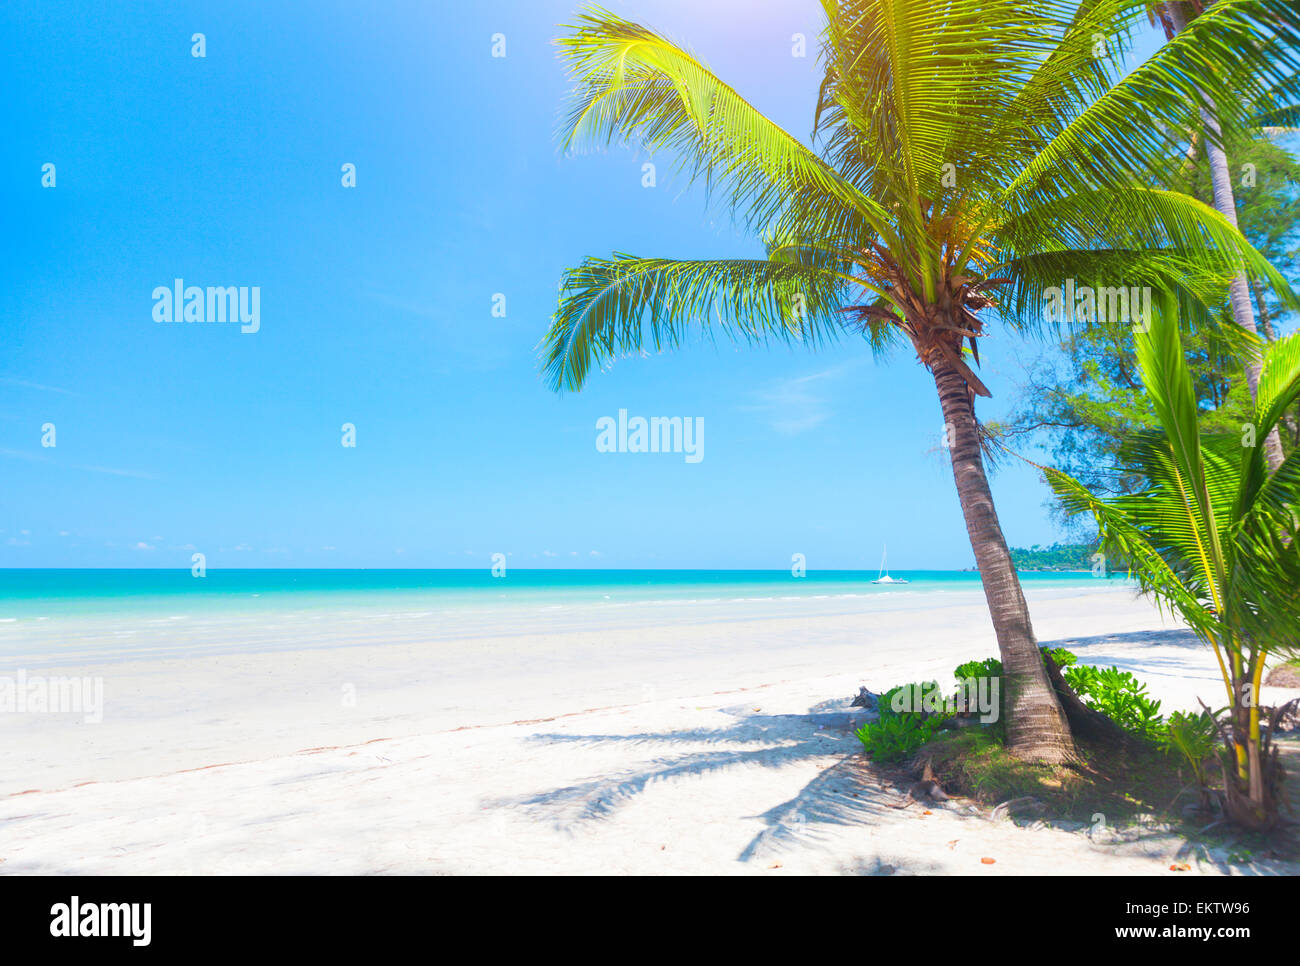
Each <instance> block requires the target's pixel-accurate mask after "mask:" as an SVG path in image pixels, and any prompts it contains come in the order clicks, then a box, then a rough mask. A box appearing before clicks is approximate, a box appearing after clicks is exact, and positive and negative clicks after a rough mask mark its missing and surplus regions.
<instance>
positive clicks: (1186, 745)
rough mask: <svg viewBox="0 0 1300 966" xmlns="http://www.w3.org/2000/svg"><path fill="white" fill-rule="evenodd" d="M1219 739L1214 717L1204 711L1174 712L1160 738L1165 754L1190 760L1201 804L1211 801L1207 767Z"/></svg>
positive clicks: (1188, 761)
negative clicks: (1207, 799)
mask: <svg viewBox="0 0 1300 966" xmlns="http://www.w3.org/2000/svg"><path fill="white" fill-rule="evenodd" d="M1218 738H1219V734H1218V728H1217V726H1216V725H1215V722H1214V717H1213V716H1212V715H1211V714H1209V713H1208V712H1205V711H1202V712H1200V713H1199V714H1187V713H1185V712H1182V711H1175V712H1174V713H1173V714H1171V715H1170V716H1169V721H1168V722H1167V723H1166V725H1165V729H1164V731H1163V732H1162V733H1161V734H1160V736H1159V741H1160V746H1161V748H1162V749H1164V751H1165V753H1166V754H1168V755H1182V756H1183V757H1184V758H1185V759H1186V760H1187V764H1188V765H1189V766H1190V767H1191V770H1192V776H1193V777H1194V778H1195V779H1196V784H1197V787H1198V788H1199V789H1200V793H1201V800H1202V803H1204V802H1205V800H1206V798H1207V797H1208V789H1209V776H1208V775H1207V774H1206V769H1205V766H1206V762H1207V761H1208V760H1209V759H1210V756H1211V755H1212V754H1213V753H1214V748H1215V745H1216V744H1217V743H1218Z"/></svg>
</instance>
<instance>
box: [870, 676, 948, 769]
mask: <svg viewBox="0 0 1300 966" xmlns="http://www.w3.org/2000/svg"><path fill="white" fill-rule="evenodd" d="M907 690H911V692H912V693H911V694H910V695H903V696H902V698H901V699H900V701H899V702H898V703H900V704H904V705H905V709H904V710H901V711H895V710H894V703H895V700H894V699H895V697H897V696H899V695H900V692H903V691H907ZM938 690H939V682H937V681H926V682H925V683H924V684H900V685H898V686H897V687H892V688H890V689H889V690H888V691H886V692H885V693H884V694H882V695H881V696H880V700H879V702H878V703H877V705H876V710H877V712H878V713H879V715H880V720H878V721H874V722H867V723H866V724H864V725H863V726H862V727H861V728H859V729H858V730H857V731H856V732H854V733H855V734H856V735H857V736H858V740H859V741H861V742H862V750H863V751H864V752H865V753H866V755H867V757H868V758H870V759H872V760H873V761H880V762H890V763H892V762H898V761H902V760H903V759H904V758H908V757H910V756H911V755H912V754H913V753H915V752H916V750H917V749H918V748H920V747H921V746H922V745H924V744H925V743H926V742H927V741H929V740H930V739H931V738H933V737H934V735H935V733H936V732H937V731H938V730H939V726H940V725H941V724H942V723H943V722H944V720H945V719H947V718H950V717H952V714H951V712H949V711H947V710H946V709H943V710H933V711H926V710H925V709H924V708H920V707H906V705H910V704H912V703H913V699H914V698H915V697H916V696H917V695H918V694H921V695H926V694H933V693H935V692H937V691H938Z"/></svg>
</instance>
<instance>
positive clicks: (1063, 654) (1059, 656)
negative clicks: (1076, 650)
mask: <svg viewBox="0 0 1300 966" xmlns="http://www.w3.org/2000/svg"><path fill="white" fill-rule="evenodd" d="M1041 650H1042V651H1043V653H1044V654H1046V655H1047V656H1048V657H1050V658H1051V659H1052V660H1053V661H1054V662H1056V666H1057V667H1059V668H1067V667H1070V666H1071V665H1073V664H1077V663H1079V659H1078V658H1077V657H1076V656H1075V655H1073V654H1071V653H1070V652H1069V651H1067V650H1066V649H1065V648H1063V647H1054V648H1052V649H1051V650H1050V651H1049V650H1048V649H1047V648H1045V647H1044V648H1042V649H1041Z"/></svg>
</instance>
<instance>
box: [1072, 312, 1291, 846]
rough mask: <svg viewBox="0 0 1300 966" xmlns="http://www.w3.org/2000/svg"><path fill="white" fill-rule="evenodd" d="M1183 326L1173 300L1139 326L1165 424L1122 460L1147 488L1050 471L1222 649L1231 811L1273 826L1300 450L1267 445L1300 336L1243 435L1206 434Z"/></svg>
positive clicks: (1270, 357) (1266, 375) (1133, 443)
mask: <svg viewBox="0 0 1300 966" xmlns="http://www.w3.org/2000/svg"><path fill="white" fill-rule="evenodd" d="M1179 321H1180V320H1179V316H1178V312H1177V306H1176V305H1175V304H1174V302H1173V300H1172V299H1167V300H1166V301H1165V304H1163V305H1162V306H1161V311H1159V312H1157V313H1156V314H1155V316H1154V317H1153V319H1152V324H1151V325H1150V327H1149V328H1147V329H1146V331H1137V332H1135V333H1134V341H1135V344H1136V347H1137V358H1138V363H1139V365H1140V367H1141V375H1142V384H1143V386H1144V388H1145V389H1146V392H1147V395H1148V396H1149V397H1150V399H1151V404H1152V407H1153V408H1154V409H1155V412H1156V415H1157V417H1158V421H1159V424H1160V429H1159V430H1157V431H1153V432H1150V433H1140V434H1135V435H1134V436H1133V437H1132V438H1131V439H1130V440H1129V441H1127V442H1126V444H1125V446H1124V448H1123V450H1122V452H1121V459H1122V460H1123V461H1124V463H1125V465H1126V466H1127V467H1128V468H1129V469H1131V470H1132V471H1133V472H1135V473H1137V474H1139V475H1140V476H1141V478H1142V480H1143V485H1144V487H1145V488H1144V489H1142V490H1141V491H1139V492H1135V493H1131V494H1126V495H1122V496H1117V497H1114V498H1112V499H1104V498H1102V497H1101V496H1098V495H1097V494H1094V493H1092V492H1090V491H1089V490H1088V489H1087V488H1086V487H1084V486H1083V485H1082V484H1080V483H1079V482H1078V481H1077V480H1074V479H1072V478H1071V477H1069V476H1067V475H1065V474H1064V473H1060V472H1058V471H1056V470H1051V469H1049V470H1046V476H1047V481H1048V483H1049V484H1050V485H1051V486H1052V489H1053V490H1054V491H1055V492H1056V494H1057V496H1059V497H1060V499H1061V502H1062V505H1063V506H1064V507H1065V508H1066V509H1067V510H1069V511H1071V512H1074V513H1085V512H1086V513H1089V514H1091V515H1092V517H1093V519H1094V520H1095V521H1096V523H1097V526H1098V529H1099V531H1100V535H1101V539H1102V545H1103V546H1104V547H1105V548H1106V552H1107V553H1109V552H1110V551H1111V550H1112V549H1114V550H1117V551H1118V552H1120V553H1122V554H1123V556H1124V558H1125V559H1126V560H1128V561H1129V562H1130V567H1131V571H1132V573H1133V574H1134V575H1135V576H1136V577H1137V578H1138V580H1139V581H1140V582H1141V585H1142V588H1143V590H1144V591H1146V592H1148V593H1151V594H1154V595H1155V596H1156V599H1157V600H1158V601H1160V602H1161V603H1162V604H1165V605H1168V606H1169V608H1170V609H1171V610H1173V611H1174V612H1176V613H1177V614H1178V616H1179V617H1181V618H1182V619H1183V621H1184V622H1186V624H1187V625H1188V626H1189V627H1190V628H1191V629H1192V630H1193V631H1194V632H1195V633H1196V635H1197V636H1198V637H1200V638H1201V640H1203V641H1204V642H1205V643H1206V644H1208V645H1209V646H1210V648H1211V649H1212V651H1213V652H1214V656H1215V660H1216V662H1217V663H1218V667H1219V673H1220V674H1221V675H1222V677H1223V686H1224V690H1225V691H1226V692H1227V698H1228V712H1227V716H1226V721H1225V722H1224V724H1223V727H1222V728H1220V734H1221V736H1222V738H1223V741H1224V750H1225V753H1226V754H1225V755H1224V756H1222V764H1223V766H1224V789H1223V805H1224V809H1225V812H1226V814H1227V816H1228V818H1229V819H1230V820H1231V821H1233V822H1234V823H1236V824H1238V825H1241V826H1243V827H1245V828H1248V829H1252V830H1260V831H1265V830H1269V829H1272V828H1273V827H1275V826H1276V825H1277V824H1278V823H1279V821H1280V819H1281V816H1280V811H1279V807H1280V805H1281V802H1282V800H1283V795H1284V791H1283V789H1284V786H1283V781H1284V777H1283V773H1282V770H1281V766H1280V764H1279V761H1278V757H1277V755H1276V754H1274V753H1273V749H1272V736H1271V734H1269V733H1268V732H1267V730H1266V729H1263V728H1261V721H1260V707H1259V705H1260V702H1259V700H1258V696H1259V689H1260V683H1261V679H1262V677H1263V674H1264V666H1265V660H1266V658H1268V657H1269V656H1270V654H1272V653H1275V652H1278V651H1281V652H1283V653H1285V652H1294V651H1295V650H1296V647H1297V645H1296V642H1297V641H1300V594H1297V593H1296V588H1297V587H1300V539H1297V538H1298V537H1300V532H1298V531H1300V526H1298V525H1297V522H1298V521H1300V450H1293V451H1292V452H1291V453H1290V454H1289V455H1288V456H1286V458H1285V459H1284V460H1283V462H1282V463H1281V465H1280V466H1279V467H1278V468H1277V469H1271V468H1270V467H1269V465H1268V462H1267V461H1266V459H1265V454H1264V447H1263V445H1262V444H1263V442H1264V441H1265V440H1266V439H1267V438H1268V435H1269V434H1270V433H1271V432H1272V431H1273V430H1274V429H1275V428H1276V427H1277V425H1278V422H1279V420H1280V419H1281V418H1282V415H1283V413H1285V412H1286V410H1287V409H1288V408H1289V407H1290V406H1291V405H1293V404H1294V403H1295V402H1296V400H1297V399H1298V398H1300V333H1293V334H1292V335H1290V336H1288V337H1286V338H1285V339H1281V340H1279V341H1277V342H1275V343H1273V344H1272V345H1271V346H1269V347H1268V348H1267V350H1266V351H1264V352H1263V354H1262V368H1261V373H1260V377H1259V384H1258V387H1257V390H1256V397H1255V405H1254V411H1253V412H1252V413H1251V418H1250V419H1249V420H1248V421H1247V422H1245V423H1243V424H1242V425H1241V427H1240V428H1239V430H1238V431H1237V432H1235V433H1205V432H1202V431H1201V426H1200V424H1199V422H1198V419H1197V413H1198V400H1197V397H1196V392H1195V387H1194V384H1193V381H1192V377H1191V373H1190V371H1189V369H1188V365H1187V360H1186V358H1185V356H1184V353H1183V346H1182V343H1181V341H1180V337H1179V332H1180V324H1179ZM1072 670H1073V669H1072Z"/></svg>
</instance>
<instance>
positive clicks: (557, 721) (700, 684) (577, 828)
mask: <svg viewBox="0 0 1300 966" xmlns="http://www.w3.org/2000/svg"><path fill="white" fill-rule="evenodd" d="M1029 596H1030V600H1031V606H1032V608H1033V614H1034V620H1035V627H1036V630H1037V633H1038V636H1039V638H1040V641H1042V642H1043V643H1051V644H1061V645H1064V646H1067V647H1069V648H1070V649H1071V650H1073V651H1074V652H1075V653H1077V654H1078V655H1079V656H1080V658H1081V660H1082V661H1084V662H1086V663H1102V664H1111V663H1114V664H1118V665H1119V666H1120V667H1122V668H1124V669H1126V670H1132V671H1134V672H1135V673H1136V674H1138V676H1139V677H1141V678H1142V679H1143V680H1145V681H1147V682H1148V683H1149V686H1150V689H1151V691H1152V692H1153V694H1154V695H1155V696H1157V697H1159V698H1161V699H1162V700H1163V701H1164V702H1165V710H1166V711H1167V710H1171V709H1173V708H1177V707H1185V708H1191V707H1195V704H1196V698H1197V696H1202V697H1204V698H1206V700H1218V699H1219V698H1220V696H1221V695H1220V692H1221V689H1222V685H1221V684H1220V683H1219V680H1218V676H1217V672H1216V670H1215V667H1214V662H1213V658H1212V656H1211V655H1210V654H1209V653H1208V652H1207V651H1206V650H1204V649H1203V648H1202V647H1201V646H1200V645H1198V644H1197V643H1196V642H1195V641H1194V640H1193V639H1192V638H1191V636H1190V634H1188V633H1187V632H1186V631H1184V630H1182V629H1180V628H1179V627H1178V626H1177V625H1175V624H1173V623H1172V622H1171V621H1170V619H1168V618H1163V619H1162V617H1161V615H1160V614H1159V613H1158V612H1157V611H1156V610H1155V608H1154V607H1153V606H1151V605H1150V604H1149V603H1147V602H1145V601H1143V600H1139V599H1134V597H1133V595H1132V594H1131V593H1130V592H1128V591H1126V590H1122V589H1115V588H1109V589H1104V590H1098V591H1094V592H1087V593H1084V592H1080V593H1077V594H1074V595H1065V596H1062V595H1060V594H1054V595H1044V596H1043V597H1042V598H1041V599H1039V598H1037V597H1036V596H1035V594H1034V592H1033V591H1032V590H1031V591H1030V594H1029ZM818 606H819V605H815V604H809V605H807V607H806V608H805V609H804V611H803V612H801V613H799V614H798V615H796V616H789V615H787V616H771V615H769V616H764V617H761V618H759V619H753V620H746V619H742V618H740V617H737V616H736V615H734V614H732V615H730V616H728V617H727V618H726V619H721V618H718V619H709V620H699V621H690V622H687V621H683V620H680V619H679V620H675V621H664V622H662V623H659V624H654V623H649V624H647V623H645V622H641V623H638V624H636V625H628V626H621V627H614V628H612V629H605V630H601V631H599V632H597V631H595V630H591V629H581V630H563V631H552V632H550V633H546V634H537V635H528V634H523V635H520V634H515V635H511V636H503V637H498V638H482V637H479V638H467V639H463V640H450V641H440V642H438V644H437V646H432V645H430V644H429V643H428V642H422V641H421V640H420V635H419V633H418V632H415V633H412V634H410V635H408V636H407V637H405V638H404V637H402V636H401V635H389V639H388V640H386V641H378V640H371V641H369V642H367V643H355V641H356V640H358V639H359V638H358V636H357V635H356V634H354V633H353V632H352V631H350V630H348V629H347V628H342V629H341V628H340V627H332V628H329V629H327V630H325V631H322V642H320V643H319V645H318V646H314V647H311V648H299V649H290V650H280V651H273V652H255V653H241V652H235V653H207V654H202V655H199V656H192V657H186V656H180V655H174V656H169V657H165V658H153V659H148V660H134V661H133V660H124V659H122V658H121V655H118V656H116V657H115V659H113V660H98V661H96V660H95V659H88V658H93V652H90V651H87V652H85V653H84V654H83V653H77V654H64V655H61V656H60V658H59V661H58V662H57V666H54V665H52V666H51V668H50V673H60V674H77V675H87V676H100V677H102V678H103V680H104V689H105V713H104V720H103V722H102V723H99V724H88V723H85V722H84V721H82V720H80V719H79V718H78V717H76V716H74V715H53V714H25V715H5V716H3V717H4V718H5V720H4V721H3V722H0V727H3V728H4V746H3V747H4V750H3V753H2V754H0V765H2V766H3V767H0V872H4V873H8V874H24V873H26V874H32V873H35V874H68V873H78V874H121V873H143V874H165V873H209V874H224V873H324V874H332V873H347V874H359V873H537V874H565V873H574V874H586V873H651V874H659V873H710V874H741V873H760V874H766V875H779V874H792V873H793V874H808V873H811V874H836V873H873V872H885V873H889V872H896V873H899V874H906V873H921V874H929V873H943V874H971V875H1008V874H1010V875H1015V874H1024V873H1036V874H1054V873H1063V874H1096V875H1128V874H1152V875H1189V874H1190V875H1198V874H1234V873H1237V872H1240V871H1243V869H1242V867H1240V866H1234V865H1230V864H1229V863H1228V862H1227V861H1226V856H1224V855H1222V854H1218V853H1215V852H1206V851H1204V850H1198V849H1192V848H1189V847H1187V846H1186V843H1185V842H1183V840H1181V839H1180V838H1178V837H1177V836H1174V835H1171V834H1168V833H1164V832H1161V831H1159V830H1157V829H1147V830H1142V829H1130V830H1127V831H1125V832H1122V833H1118V834H1117V833H1115V832H1113V831H1112V832H1109V833H1106V834H1097V835H1092V836H1090V835H1089V834H1088V833H1087V830H1067V829H1063V828H1055V827H1044V828H1038V829H1025V828H1018V827H1016V826H1014V825H1012V824H1011V823H1009V822H1003V821H993V820H990V819H989V818H987V817H984V816H983V815H980V814H974V813H973V810H972V809H971V808H970V807H968V806H966V805H965V804H963V803H961V802H960V801H952V802H947V803H944V804H943V805H942V806H933V807H931V808H929V809H928V811H927V809H926V808H925V807H923V806H920V805H916V804H912V805H907V800H906V799H904V798H902V797H901V796H900V795H899V793H898V792H896V791H895V790H893V789H890V788H883V787H881V786H880V785H878V784H876V783H875V782H874V781H873V780H871V777H870V772H869V770H868V769H865V768H864V767H862V759H861V755H860V747H861V746H860V745H859V743H858V742H857V740H856V739H855V738H854V737H853V734H852V722H853V721H855V720H858V718H859V716H858V715H855V713H854V712H855V710H856V709H853V708H851V707H850V706H849V697H850V696H851V695H852V694H853V693H855V692H856V690H857V687H858V686H859V685H867V686H868V687H870V688H872V689H873V690H880V689H883V688H885V687H888V686H890V685H893V684H897V683H901V682H904V681H909V680H920V679H925V678H929V677H937V678H938V679H939V680H941V681H948V680H950V678H951V671H952V668H953V667H954V666H955V665H956V664H958V663H960V662H961V661H963V660H968V659H971V658H981V657H985V656H989V655H992V654H995V653H996V646H995V644H994V641H993V634H992V629H991V627H990V625H989V622H988V618H987V614H986V612H985V611H984V609H983V607H982V605H981V604H979V603H978V602H977V601H973V600H971V599H970V598H969V597H957V598H955V599H954V602H953V603H952V604H950V605H949V606H932V607H928V608H926V609H915V608H912V609H906V610H876V611H873V612H871V613H852V612H847V613H846V612H844V608H843V607H842V606H837V607H831V606H830V605H826V606H824V607H821V610H818ZM828 611H829V612H828ZM715 617H716V615H715ZM158 633H160V634H161V633H164V632H163V631H159V632H158ZM10 653H13V648H12V642H11V646H10ZM18 660H22V661H23V666H27V667H34V668H37V669H39V663H38V661H37V660H36V658H35V657H34V656H32V655H27V656H26V657H15V658H11V659H9V663H10V664H13V663H15V661H18ZM1295 693H1296V692H1282V691H1271V692H1270V693H1266V694H1265V701H1266V702H1271V701H1274V700H1278V699H1281V698H1284V697H1286V696H1288V695H1294V694H1295ZM902 806H906V807H902ZM985 857H988V858H992V859H994V860H995V862H994V863H993V864H986V863H984V862H982V861H981V859H982V858H985ZM1175 861H1177V862H1188V863H1190V864H1191V866H1192V869H1191V871H1190V872H1183V873H1174V872H1170V871H1169V866H1170V864H1171V863H1172V862H1175ZM1250 871H1251V872H1253V873H1255V874H1258V873H1265V874H1278V873H1283V874H1295V873H1297V872H1300V867H1297V866H1293V865H1288V864H1285V863H1276V862H1273V863H1270V862H1267V861H1259V862H1256V863H1255V864H1254V866H1253V867H1252V868H1251V869H1250Z"/></svg>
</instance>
